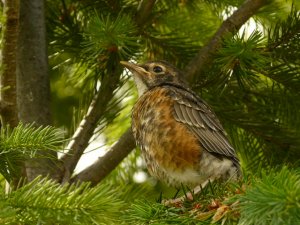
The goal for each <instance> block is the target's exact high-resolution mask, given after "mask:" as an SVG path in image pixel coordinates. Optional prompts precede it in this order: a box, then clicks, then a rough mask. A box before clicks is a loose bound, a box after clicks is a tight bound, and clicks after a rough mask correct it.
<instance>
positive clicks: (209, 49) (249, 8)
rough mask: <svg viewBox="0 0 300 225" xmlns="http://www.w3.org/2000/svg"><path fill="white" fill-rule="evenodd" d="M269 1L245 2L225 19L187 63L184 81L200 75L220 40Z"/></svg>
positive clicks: (208, 63)
mask: <svg viewBox="0 0 300 225" xmlns="http://www.w3.org/2000/svg"><path fill="white" fill-rule="evenodd" d="M269 2H270V1H269V0H247V1H245V2H244V3H243V4H242V5H241V6H240V7H239V8H238V9H237V10H236V11H235V12H234V13H233V14H232V15H231V16H230V17H229V18H228V19H226V20H225V21H224V22H223V23H222V25H221V27H220V28H219V29H218V31H217V32H216V33H215V35H214V36H213V37H212V38H211V39H210V41H209V42H208V43H207V44H206V45H205V46H204V47H203V48H201V50H200V51H199V52H198V54H197V55H196V56H195V57H194V58H193V59H192V60H191V61H190V62H189V64H188V65H187V66H186V68H185V71H187V73H186V76H187V77H186V79H187V80H188V81H189V82H191V81H192V80H193V79H194V78H195V77H196V76H197V75H199V74H201V73H202V72H203V70H204V69H205V68H207V66H208V65H210V64H211V62H212V60H213V54H215V53H216V52H217V51H218V49H219V48H220V46H221V44H222V40H223V39H224V37H225V36H226V35H227V34H229V33H235V32H237V31H238V30H239V29H240V27H241V26H242V25H243V24H244V23H245V22H246V21H247V20H248V19H249V18H250V17H251V16H253V15H254V14H255V13H256V12H257V11H258V10H259V9H260V8H261V7H263V6H265V5H267V4H268V3H269Z"/></svg>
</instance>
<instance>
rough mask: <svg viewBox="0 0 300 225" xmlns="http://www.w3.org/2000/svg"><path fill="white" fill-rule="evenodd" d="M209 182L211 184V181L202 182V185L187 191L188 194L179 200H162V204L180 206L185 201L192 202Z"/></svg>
mask: <svg viewBox="0 0 300 225" xmlns="http://www.w3.org/2000/svg"><path fill="white" fill-rule="evenodd" d="M209 182H211V180H207V181H205V182H203V183H202V184H200V185H198V186H196V187H195V188H194V189H193V190H192V191H189V192H187V193H185V194H184V195H183V196H181V197H179V198H175V199H168V200H163V201H162V204H164V205H166V206H174V205H178V204H181V203H182V202H183V201H184V200H186V199H187V200H189V201H193V200H194V195H195V194H198V193H200V192H201V191H202V189H203V188H204V187H205V186H206V185H207V184H208V183H209ZM177 194H178V192H177V193H176V195H177ZM176 195H175V196H176Z"/></svg>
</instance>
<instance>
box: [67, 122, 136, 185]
mask: <svg viewBox="0 0 300 225" xmlns="http://www.w3.org/2000/svg"><path fill="white" fill-rule="evenodd" d="M134 147H135V142H134V138H133V135H132V131H131V128H129V129H128V130H127V131H126V132H125V133H124V134H123V135H122V136H121V137H120V139H119V140H118V141H117V142H116V143H115V144H114V145H113V146H112V147H111V149H110V150H109V151H108V152H107V153H106V154H105V155H104V156H103V157H100V158H98V160H97V161H96V162H95V163H93V164H92V165H91V166H89V167H87V168H86V169H84V170H83V171H81V172H80V173H79V174H77V175H76V176H74V177H73V178H72V180H71V181H72V182H77V181H89V182H91V183H92V185H96V184H97V183H99V182H100V181H101V180H103V179H104V178H105V177H106V176H107V175H108V174H109V173H110V172H111V171H112V170H113V169H115V168H116V167H117V165H119V163H120V162H121V161H122V160H123V159H124V158H125V157H126V156H127V155H128V154H129V153H130V152H131V151H132V150H133V148H134Z"/></svg>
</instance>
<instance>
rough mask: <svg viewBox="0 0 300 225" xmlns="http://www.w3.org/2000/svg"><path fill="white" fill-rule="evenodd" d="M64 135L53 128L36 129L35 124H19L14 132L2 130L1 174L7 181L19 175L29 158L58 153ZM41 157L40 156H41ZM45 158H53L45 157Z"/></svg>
mask: <svg viewBox="0 0 300 225" xmlns="http://www.w3.org/2000/svg"><path fill="white" fill-rule="evenodd" d="M62 142H63V134H62V132H61V131H60V130H58V129H55V128H53V127H50V126H47V127H42V126H40V127H37V128H36V127H34V124H31V125H23V124H19V125H18V126H17V127H16V128H14V129H13V130H11V129H9V128H2V129H1V132H0V165H1V166H0V173H1V174H2V175H3V176H4V177H5V179H6V180H8V181H10V180H11V178H12V177H11V176H13V175H19V174H16V173H18V171H17V168H19V166H20V163H21V162H22V161H24V160H25V159H28V158H33V157H36V155H37V151H40V150H41V151H43V150H52V151H58V149H59V146H60V145H61V144H62ZM39 157H40V156H39ZM43 157H49V158H50V157H51V155H45V156H43Z"/></svg>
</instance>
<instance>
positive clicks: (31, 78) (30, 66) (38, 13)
mask: <svg viewBox="0 0 300 225" xmlns="http://www.w3.org/2000/svg"><path fill="white" fill-rule="evenodd" d="M17 59H18V64H17V102H18V110H19V119H20V121H21V122H23V123H33V122H34V123H35V124H36V125H49V124H51V110H50V80H49V74H48V58H47V42H46V26H45V7H44V1H43V0H22V1H21V2H20V33H19V41H18V52H17ZM39 154H40V155H41V156H42V157H39V158H38V159H34V160H30V161H28V162H26V173H27V178H28V180H29V181H30V180H32V179H34V178H35V177H36V176H38V175H42V176H46V175H49V176H50V177H52V178H56V179H58V178H57V177H56V176H57V175H59V174H57V168H58V164H57V163H58V160H57V155H56V153H54V152H40V153H39ZM45 155H47V157H48V156H51V157H50V158H45V157H43V156H45Z"/></svg>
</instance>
